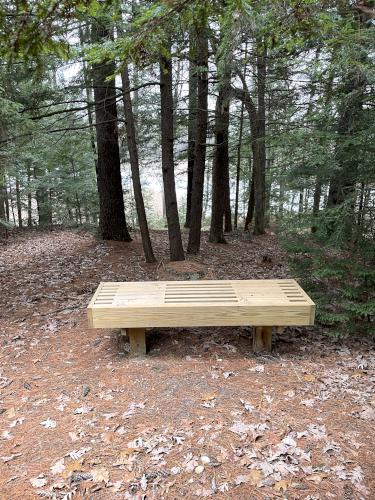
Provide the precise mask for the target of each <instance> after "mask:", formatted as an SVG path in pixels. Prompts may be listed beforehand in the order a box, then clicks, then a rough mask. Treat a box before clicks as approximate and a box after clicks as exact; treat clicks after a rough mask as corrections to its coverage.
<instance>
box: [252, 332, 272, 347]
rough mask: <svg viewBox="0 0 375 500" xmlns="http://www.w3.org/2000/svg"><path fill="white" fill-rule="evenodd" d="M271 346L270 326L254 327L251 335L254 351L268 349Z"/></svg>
mask: <svg viewBox="0 0 375 500" xmlns="http://www.w3.org/2000/svg"><path fill="white" fill-rule="evenodd" d="M271 348H272V326H257V327H255V331H254V336H253V350H254V352H261V351H268V352H271Z"/></svg>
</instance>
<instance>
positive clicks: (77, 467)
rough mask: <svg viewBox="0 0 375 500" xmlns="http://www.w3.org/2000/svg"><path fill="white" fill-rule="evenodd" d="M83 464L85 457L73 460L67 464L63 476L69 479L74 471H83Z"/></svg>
mask: <svg viewBox="0 0 375 500" xmlns="http://www.w3.org/2000/svg"><path fill="white" fill-rule="evenodd" d="M82 464H83V459H81V460H73V462H70V463H68V464H67V465H66V466H65V470H64V471H63V473H62V474H61V476H62V477H63V478H64V479H68V478H69V477H70V476H71V475H72V474H73V472H83V471H84V468H83V465H82Z"/></svg>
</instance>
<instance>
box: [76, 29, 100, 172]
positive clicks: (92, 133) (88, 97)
mask: <svg viewBox="0 0 375 500" xmlns="http://www.w3.org/2000/svg"><path fill="white" fill-rule="evenodd" d="M86 30H87V31H88V30H89V27H87V28H86ZM86 38H90V37H89V36H87V32H86V33H84V32H83V30H82V27H81V26H80V27H79V41H80V44H81V46H82V47H83V46H84V43H85V41H86ZM82 74H83V82H84V85H85V93H86V100H87V118H88V122H89V127H90V129H89V130H90V145H91V150H92V153H93V155H94V165H95V172H96V175H98V159H97V154H96V145H95V130H94V124H93V119H92V106H91V103H92V90H91V85H90V73H89V71H88V68H87V64H86V61H85V58H83V60H82Z"/></svg>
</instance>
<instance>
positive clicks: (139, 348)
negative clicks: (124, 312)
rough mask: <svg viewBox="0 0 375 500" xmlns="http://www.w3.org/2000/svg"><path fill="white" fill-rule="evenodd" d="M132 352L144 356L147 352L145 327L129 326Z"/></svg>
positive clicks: (128, 331)
mask: <svg viewBox="0 0 375 500" xmlns="http://www.w3.org/2000/svg"><path fill="white" fill-rule="evenodd" d="M127 333H128V335H129V341H130V354H132V355H134V356H142V355H143V354H146V331H145V329H144V328H128V329H127Z"/></svg>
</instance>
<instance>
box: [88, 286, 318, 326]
mask: <svg viewBox="0 0 375 500" xmlns="http://www.w3.org/2000/svg"><path fill="white" fill-rule="evenodd" d="M314 316H315V304H314V302H313V301H312V300H311V299H310V297H309V296H308V295H307V294H306V293H305V292H304V291H303V290H302V288H301V287H300V286H299V285H298V283H297V282H296V281H295V280H292V279H289V280H242V281H241V280H231V281H229V280H225V281H216V280H202V281H156V282H153V281H147V282H130V283H125V282H107V283H101V284H100V285H99V287H98V289H97V291H96V292H95V294H94V296H93V298H92V300H91V301H90V304H89V306H88V317H89V324H90V326H92V327H93V328H147V327H174V326H180V327H186V326H215V325H218V326H241V325H252V326H263V327H264V326H276V325H277V326H299V325H312V324H313V323H314Z"/></svg>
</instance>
